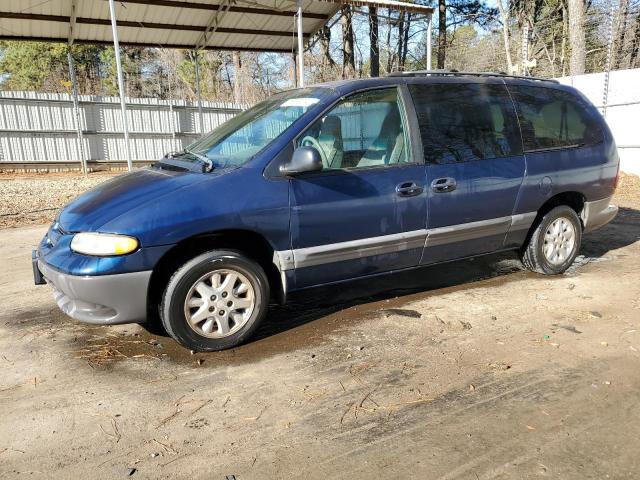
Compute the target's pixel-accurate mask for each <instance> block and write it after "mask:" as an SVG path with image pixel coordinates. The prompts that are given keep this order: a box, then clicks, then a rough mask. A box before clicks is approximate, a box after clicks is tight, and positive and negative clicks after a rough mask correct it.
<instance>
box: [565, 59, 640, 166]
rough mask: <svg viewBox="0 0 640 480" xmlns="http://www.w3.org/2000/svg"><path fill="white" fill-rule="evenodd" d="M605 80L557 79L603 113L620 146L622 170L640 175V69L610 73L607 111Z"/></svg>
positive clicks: (595, 76) (598, 77)
mask: <svg viewBox="0 0 640 480" xmlns="http://www.w3.org/2000/svg"><path fill="white" fill-rule="evenodd" d="M604 80H605V74H604V73H589V74H586V75H577V76H574V77H562V78H558V81H560V83H563V84H565V85H572V86H573V87H575V88H577V89H578V90H580V91H581V92H582V93H584V95H585V96H586V97H587V98H588V99H589V100H591V102H592V103H593V104H594V105H596V106H597V107H599V108H600V111H604V114H605V118H606V120H607V124H608V125H609V128H610V129H611V132H612V133H613V137H614V138H615V140H616V145H617V146H618V153H619V154H620V169H621V170H622V171H625V172H628V173H635V174H636V175H640V139H639V138H638V118H640V87H638V85H640V68H635V69H632V70H615V71H612V72H611V73H610V77H609V93H608V98H607V107H606V110H604V109H603V98H604Z"/></svg>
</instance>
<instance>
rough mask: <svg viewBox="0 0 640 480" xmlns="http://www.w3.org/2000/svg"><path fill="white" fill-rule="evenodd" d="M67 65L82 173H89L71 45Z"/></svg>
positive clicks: (68, 48)
mask: <svg viewBox="0 0 640 480" xmlns="http://www.w3.org/2000/svg"><path fill="white" fill-rule="evenodd" d="M67 63H68V64H69V79H70V80H71V96H72V98H73V114H74V116H75V118H76V122H75V123H76V130H77V132H78V147H79V148H78V151H79V152H80V166H81V168H82V173H85V174H86V173H87V157H86V156H85V154H84V136H83V135H82V121H81V118H80V108H79V104H78V83H77V79H76V67H75V65H74V63H73V56H72V55H71V45H69V46H68V47H67Z"/></svg>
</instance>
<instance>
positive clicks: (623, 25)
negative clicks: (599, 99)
mask: <svg viewBox="0 0 640 480" xmlns="http://www.w3.org/2000/svg"><path fill="white" fill-rule="evenodd" d="M628 11H629V0H621V1H620V25H619V26H618V38H617V39H616V43H615V44H614V45H615V48H614V52H615V53H616V55H615V61H614V62H613V63H614V68H615V69H616V70H617V69H619V68H620V67H622V61H623V60H624V57H625V56H626V55H625V53H624V44H625V40H626V36H627V15H628Z"/></svg>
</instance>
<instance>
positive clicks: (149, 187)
mask: <svg viewBox="0 0 640 480" xmlns="http://www.w3.org/2000/svg"><path fill="white" fill-rule="evenodd" d="M228 171H229V170H218V171H215V170H214V172H212V173H208V174H199V173H191V172H176V171H170V170H159V169H155V168H151V167H148V168H143V169H140V170H136V171H134V172H131V173H127V174H124V175H120V176H118V177H115V178H114V179H112V180H108V181H106V182H104V183H101V184H100V185H98V186H97V187H95V188H93V189H91V190H88V191H87V192H85V193H83V194H82V195H80V196H79V197H77V198H76V199H75V200H73V201H72V202H71V203H69V204H68V205H67V206H66V207H64V208H63V209H62V211H61V212H60V215H59V218H58V222H59V224H60V226H61V228H62V229H63V230H64V231H66V232H81V231H82V232H92V231H99V230H100V227H102V226H103V225H105V224H107V223H109V222H110V221H111V220H113V219H115V218H117V217H119V216H120V215H123V214H124V213H126V212H128V211H131V210H133V209H135V208H137V207H140V206H141V205H144V204H146V203H148V202H152V201H154V200H157V199H159V198H160V197H162V196H165V195H166V194H168V193H171V192H174V191H176V190H179V189H182V188H186V187H189V186H193V185H196V184H199V183H201V182H205V181H207V180H209V179H210V178H211V177H218V176H220V175H222V174H224V173H225V172H228ZM123 233H124V232H123Z"/></svg>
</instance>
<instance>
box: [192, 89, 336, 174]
mask: <svg viewBox="0 0 640 480" xmlns="http://www.w3.org/2000/svg"><path fill="white" fill-rule="evenodd" d="M329 93H330V91H329V90H327V89H326V88H303V89H297V90H290V91H287V92H282V93H278V94H276V95H273V96H272V97H270V98H269V99H268V100H265V101H264V102H261V103H259V104H257V105H255V106H254V107H252V108H250V109H248V110H245V111H244V112H242V113H241V114H239V115H238V116H236V117H234V118H232V119H231V120H228V121H227V122H225V123H223V124H222V125H220V126H219V127H217V128H215V129H214V130H213V131H212V132H210V133H209V134H208V135H205V136H204V137H202V138H201V139H199V140H197V141H196V142H195V143H192V144H191V145H189V146H188V147H187V148H186V150H185V152H183V155H181V157H182V158H183V159H184V160H190V161H198V159H200V161H202V160H205V159H208V160H209V161H210V162H211V163H212V166H213V168H224V167H235V166H239V165H242V164H243V163H245V162H247V161H249V160H250V159H251V158H252V157H253V156H254V155H255V154H256V153H258V152H259V151H260V150H262V149H263V148H264V147H265V146H267V145H268V144H269V143H270V142H271V141H273V140H274V139H275V138H277V137H278V136H280V135H281V134H282V133H283V132H284V131H285V130H286V129H287V128H289V127H290V126H291V125H292V124H293V122H295V121H296V120H297V119H298V118H300V117H301V116H302V115H303V114H304V113H305V112H306V111H307V110H309V109H310V108H312V107H313V106H314V105H316V104H317V103H318V102H320V101H321V100H322V99H323V98H324V97H326V96H327V95H329Z"/></svg>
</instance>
